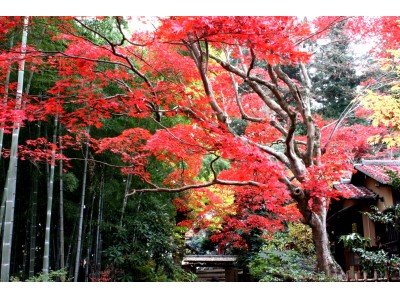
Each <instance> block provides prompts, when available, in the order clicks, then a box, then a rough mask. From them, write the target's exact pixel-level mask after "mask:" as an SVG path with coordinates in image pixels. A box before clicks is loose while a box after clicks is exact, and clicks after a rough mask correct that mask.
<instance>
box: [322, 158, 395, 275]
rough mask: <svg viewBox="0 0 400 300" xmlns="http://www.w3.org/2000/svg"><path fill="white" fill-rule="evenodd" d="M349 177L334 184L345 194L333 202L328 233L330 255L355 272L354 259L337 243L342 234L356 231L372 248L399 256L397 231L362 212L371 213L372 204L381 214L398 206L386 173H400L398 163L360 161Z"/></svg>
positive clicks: (342, 265)
mask: <svg viewBox="0 0 400 300" xmlns="http://www.w3.org/2000/svg"><path fill="white" fill-rule="evenodd" d="M354 169H355V170H354V171H355V172H354V173H353V175H352V176H351V178H349V179H347V180H343V181H342V182H341V183H338V184H335V185H334V187H335V188H336V189H337V190H339V191H341V192H345V197H343V198H342V199H341V200H340V201H335V200H333V201H332V204H331V208H330V210H329V213H328V217H327V225H328V232H329V235H330V240H331V243H332V247H331V249H332V252H333V254H334V256H335V258H336V260H337V262H338V263H339V264H340V265H341V267H342V268H343V269H344V270H349V269H353V270H356V271H357V269H358V259H357V256H356V255H354V254H353V253H351V252H350V251H348V250H346V249H344V247H343V244H342V243H339V242H338V241H339V237H340V236H341V235H346V234H350V233H353V232H357V233H359V234H361V235H362V236H364V237H366V238H369V239H370V241H371V247H372V248H375V249H378V248H383V249H385V250H386V251H388V252H389V253H393V254H400V251H399V250H400V243H399V234H398V231H396V230H394V228H393V227H391V226H387V225H383V224H381V223H377V222H376V223H374V222H373V221H371V220H370V219H369V218H368V217H367V216H366V215H363V214H362V213H361V212H367V211H372V210H371V205H374V206H377V207H378V208H379V210H380V211H381V212H387V211H389V210H391V209H392V208H393V206H394V205H395V204H397V203H400V194H399V191H397V190H395V189H393V188H392V186H391V185H390V184H389V183H390V182H391V179H390V177H389V175H388V171H393V172H398V173H399V174H400V161H398V160H362V162H361V163H360V164H355V165H354Z"/></svg>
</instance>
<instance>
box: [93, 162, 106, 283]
mask: <svg viewBox="0 0 400 300" xmlns="http://www.w3.org/2000/svg"><path fill="white" fill-rule="evenodd" d="M103 203H104V169H102V173H101V181H100V195H99V206H98V210H97V224H96V243H95V247H96V249H95V251H94V253H95V256H94V270H95V275H96V277H97V276H98V275H99V272H100V270H101V228H100V226H101V222H102V219H103Z"/></svg>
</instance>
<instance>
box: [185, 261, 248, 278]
mask: <svg viewBox="0 0 400 300" xmlns="http://www.w3.org/2000/svg"><path fill="white" fill-rule="evenodd" d="M236 260H237V257H236V256H235V255H187V256H185V257H184V258H183V260H182V266H183V267H184V268H185V269H186V270H188V271H191V272H192V273H194V274H196V275H197V276H198V281H227V282H235V281H239V280H238V274H239V272H241V270H239V269H237V268H235V266H234V263H235V262H236Z"/></svg>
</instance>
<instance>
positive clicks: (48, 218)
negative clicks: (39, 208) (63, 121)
mask: <svg viewBox="0 0 400 300" xmlns="http://www.w3.org/2000/svg"><path fill="white" fill-rule="evenodd" d="M57 127H58V115H56V116H55V118H54V132H53V144H54V145H56V143H57V140H56V139H57ZM55 163H56V150H55V148H53V149H52V150H51V162H50V164H51V165H50V175H49V181H48V189H47V215H46V229H45V237H44V253H43V275H45V276H44V277H43V281H47V280H48V277H47V276H46V275H48V274H49V266H50V227H51V210H52V206H53V189H54V169H55Z"/></svg>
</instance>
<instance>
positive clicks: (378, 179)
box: [354, 165, 388, 185]
mask: <svg viewBox="0 0 400 300" xmlns="http://www.w3.org/2000/svg"><path fill="white" fill-rule="evenodd" d="M360 166H361V165H355V166H354V168H355V169H356V170H357V171H360V172H361V173H363V174H365V175H367V176H368V177H371V178H372V179H374V180H376V181H378V182H379V183H381V184H384V185H388V182H387V181H385V180H382V179H380V178H378V177H376V176H375V175H373V174H371V173H369V172H367V171H365V170H363V169H360V168H359V167H360Z"/></svg>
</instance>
